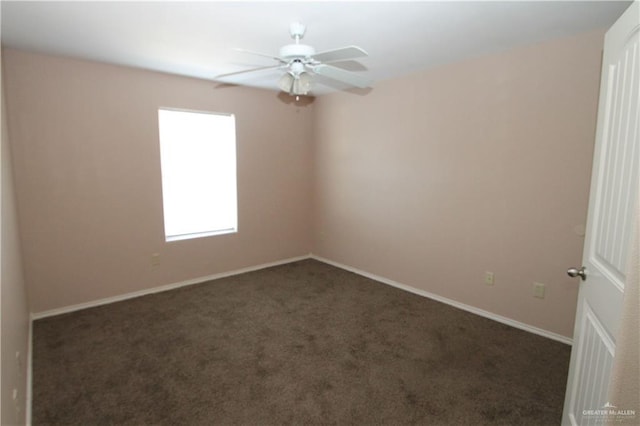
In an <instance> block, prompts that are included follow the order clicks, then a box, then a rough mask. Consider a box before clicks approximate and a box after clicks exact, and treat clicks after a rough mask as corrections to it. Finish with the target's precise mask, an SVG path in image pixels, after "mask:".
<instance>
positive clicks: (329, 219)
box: [314, 31, 603, 336]
mask: <svg viewBox="0 0 640 426" xmlns="http://www.w3.org/2000/svg"><path fill="white" fill-rule="evenodd" d="M602 42H603V32H601V31H597V32H591V33H587V34H582V35H579V36H576V37H573V38H567V39H562V40H556V41H552V42H547V43H544V44H539V45H534V46H529V47H525V48H520V49H517V50H511V51H508V52H504V53H500V54H496V55H491V56H485V57H481V58H477V59H473V60H468V61H465V62H460V63H456V64H451V65H447V66H442V67H440V68H437V69H432V70H429V71H425V72H422V73H419V74H414V75H410V76H407V77H405V78H401V79H396V80H391V81H385V82H380V83H378V84H376V86H375V88H374V90H373V91H372V92H371V93H369V94H367V95H366V96H357V95H353V94H345V93H338V94H332V95H329V96H324V97H321V98H319V99H318V100H317V101H316V105H315V106H316V122H315V129H316V132H315V137H316V141H315V151H314V164H315V200H314V213H315V231H314V232H315V240H314V241H315V245H314V253H316V254H318V255H319V256H322V257H325V258H327V259H330V260H333V261H335V262H339V263H341V264H344V265H347V266H350V267H353V268H357V269H360V270H364V271H367V272H369V273H372V274H376V275H378V276H382V277H384V278H387V279H390V280H394V281H396V282H399V283H401V284H405V285H408V286H411V287H414V288H416V289H420V290H424V291H427V292H431V293H435V294H437V295H440V296H443V297H447V298H450V299H453V300H455V301H458V302H462V303H465V304H468V305H471V306H474V307H477V308H480V309H484V310H487V311H490V312H492V313H495V314H498V315H501V316H504V317H507V318H511V319H514V320H517V321H520V322H523V323H525V324H529V325H532V326H535V327H539V328H542V329H545V330H548V331H551V332H555V333H558V334H560V335H563V336H572V333H573V322H574V315H575V305H576V297H577V290H578V281H577V280H575V279H570V278H568V277H567V275H566V269H567V267H569V266H572V265H579V264H580V260H581V258H582V246H583V237H582V235H580V228H582V227H583V226H584V223H585V221H586V211H587V199H588V190H589V177H590V170H591V158H592V154H593V144H594V135H595V118H596V109H597V98H598V87H599V76H600V57H601V50H602ZM485 271H492V272H494V273H495V285H494V286H492V287H489V286H486V285H485V284H484V281H483V278H484V272H485ZM534 281H537V282H541V283H544V284H546V297H545V299H537V298H534V297H533V296H532V285H533V282H534Z"/></svg>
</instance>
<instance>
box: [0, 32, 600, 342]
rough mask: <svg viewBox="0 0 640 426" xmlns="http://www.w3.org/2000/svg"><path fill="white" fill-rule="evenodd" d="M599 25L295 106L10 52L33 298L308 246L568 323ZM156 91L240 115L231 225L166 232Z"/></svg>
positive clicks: (90, 295) (87, 297) (486, 304)
mask: <svg viewBox="0 0 640 426" xmlns="http://www.w3.org/2000/svg"><path fill="white" fill-rule="evenodd" d="M602 37H603V33H602V32H600V31H597V32H592V33H587V34H582V35H579V36H577V37H573V38H568V39H563V40H556V41H553V42H548V43H544V44H539V45H535V46H530V47H525V48H520V49H516V50H512V51H508V52H504V53H501V54H497V55H492V56H486V57H482V58H476V59H473V60H468V61H465V62H461V63H457V64H451V65H447V66H443V67H440V68H437V69H433V70H429V71H425V72H422V73H419V74H415V75H411V76H407V77H404V78H401V79H396V80H392V81H385V82H380V83H378V84H376V86H375V89H374V90H373V91H371V92H370V93H368V94H367V95H365V96H361V95H355V94H347V93H338V94H333V95H328V96H323V97H321V98H319V99H317V100H316V102H315V103H314V104H312V105H310V106H307V107H303V108H297V107H295V106H293V105H290V104H285V103H283V102H282V101H280V100H279V99H278V98H277V95H276V94H275V93H273V92H269V91H262V90H256V89H247V88H238V87H225V88H215V84H213V83H211V82H206V81H201V80H196V79H188V78H182V77H177V76H171V75H165V74H159V73H153V72H147V71H141V70H134V69H129V68H123V67H116V66H110V65H105V64H98V63H92V62H85V61H77V60H71V59H64V58H59V57H50V56H43V55H37V54H30V53H25V52H21V51H15V50H6V51H5V52H4V57H5V68H6V76H5V79H6V86H7V96H8V104H9V108H10V109H9V124H10V129H11V132H12V133H11V135H10V136H11V138H12V142H13V144H14V148H15V149H14V162H15V164H14V165H15V169H16V191H17V194H18V207H19V212H20V222H21V223H20V224H21V230H22V238H23V246H24V260H25V274H26V281H27V283H28V285H29V290H30V293H31V294H30V296H31V309H32V311H33V312H36V313H37V312H43V311H46V310H49V309H55V308H61V307H65V306H69V305H74V304H78V303H83V302H89V301H92V300H96V299H100V298H105V297H110V296H116V295H121V294H124V293H129V292H134V291H139V290H143V289H147V288H152V287H157V286H160V285H164V284H170V283H176V282H180V281H184V280H189V279H192V278H198V277H202V276H207V275H211V274H215V273H219V272H225V271H230V270H234V269H238V268H242V267H247V266H252V265H257V264H261V263H266V262H272V261H277V260H281V259H286V258H289V257H294V256H300V255H304V254H306V253H309V252H310V251H313V252H314V253H316V254H318V255H319V256H322V257H325V258H328V259H330V260H333V261H336V262H340V263H342V264H345V265H348V266H351V267H354V268H358V269H361V270H364V271H367V272H370V273H373V274H377V275H379V276H382V277H385V278H388V279H392V280H395V281H397V282H400V283H402V284H406V285H409V286H412V287H415V288H417V289H422V290H425V291H428V292H431V293H435V294H437V295H441V296H444V297H448V298H451V299H453V300H456V301H459V302H462V303H466V304H468V305H471V306H474V307H477V308H480V309H484V310H487V311H490V312H493V313H495V314H498V315H502V316H505V317H508V318H511V319H514V320H517V321H521V322H523V323H526V324H530V325H532V326H536V327H540V328H542V329H545V330H549V331H552V332H555V333H558V334H561V335H564V336H571V335H572V328H573V318H574V312H575V301H576V294H577V286H578V283H577V281H576V280H573V279H569V278H568V277H566V274H565V271H566V268H567V267H568V266H571V265H578V264H579V263H580V259H581V251H582V244H583V237H582V236H581V235H580V228H581V227H582V226H583V224H584V222H585V218H586V208H587V197H588V187H589V173H590V168H591V156H592V148H593V139H594V131H595V117H596V106H597V105H596V104H597V102H596V101H597V95H598V84H599V73H600V52H601V48H602ZM159 106H169V107H176V108H187V109H197V110H210V111H219V112H231V113H235V114H236V117H237V126H238V174H239V176H238V184H239V189H238V190H239V207H240V210H239V219H240V223H239V226H240V232H239V233H238V234H234V235H225V236H218V237H213V238H203V239H196V240H189V241H178V242H172V243H165V242H164V240H163V232H162V229H163V228H162V204H161V186H160V169H159V148H158V142H157V141H158V135H157V122H156V120H157V118H156V111H157V108H158V107H159ZM152 253H160V262H161V264H160V266H158V267H152V266H151V259H150V257H151V254H152ZM485 271H493V272H494V273H495V277H496V283H495V285H494V286H493V287H487V286H485V285H484V283H483V274H484V272H485ZM534 281H538V282H542V283H545V284H546V285H547V288H546V298H545V299H543V300H541V299H536V298H533V297H532V288H531V287H532V284H533V282H534Z"/></svg>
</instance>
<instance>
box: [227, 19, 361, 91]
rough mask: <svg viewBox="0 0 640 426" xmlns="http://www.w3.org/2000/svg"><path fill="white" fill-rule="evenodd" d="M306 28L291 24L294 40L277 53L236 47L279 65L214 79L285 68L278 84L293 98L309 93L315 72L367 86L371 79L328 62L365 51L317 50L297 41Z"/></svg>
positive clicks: (347, 58)
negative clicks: (277, 54)
mask: <svg viewBox="0 0 640 426" xmlns="http://www.w3.org/2000/svg"><path fill="white" fill-rule="evenodd" d="M305 31H306V27H305V26H304V25H303V24H301V23H299V22H294V23H292V24H291V26H290V28H289V34H291V38H293V39H294V40H295V44H287V45H285V46H282V47H281V48H280V52H279V56H273V55H269V54H264V53H258V52H253V51H250V50H246V49H235V50H237V51H239V52H243V53H249V54H252V55H258V56H263V57H267V58H270V59H273V60H275V61H277V62H278V64H277V65H272V66H266V67H259V68H252V69H248V70H244V71H236V72H230V73H226V74H220V75H217V76H216V77H215V79H216V80H217V79H223V78H225V77H230V76H235V75H239V74H247V73H251V72H256V71H262V70H267V69H279V70H284V71H285V73H284V74H283V75H282V77H281V78H280V80H279V82H278V87H280V89H282V90H283V91H284V92H288V93H289V94H290V95H292V96H296V98H297V97H298V96H300V95H307V94H308V93H309V91H310V90H311V85H312V83H313V75H314V74H316V75H320V76H323V77H327V78H329V79H332V80H335V81H338V82H341V83H344V84H347V85H349V86H353V87H358V88H361V89H364V88H366V87H369V85H370V84H371V82H370V81H369V80H368V79H366V78H364V77H362V76H360V75H358V74H355V73H353V72H350V71H347V70H345V69H342V68H338V67H336V66H333V65H328V63H330V62H337V61H345V60H349V59H355V58H361V57H364V56H368V54H367V52H365V51H364V50H363V49H362V48H360V47H358V46H345V47H340V48H338V49H332V50H326V51H324V52H319V53H316V51H315V49H314V48H313V47H312V46H309V45H306V44H302V43H300V40H301V39H302V38H303V37H304V34H305Z"/></svg>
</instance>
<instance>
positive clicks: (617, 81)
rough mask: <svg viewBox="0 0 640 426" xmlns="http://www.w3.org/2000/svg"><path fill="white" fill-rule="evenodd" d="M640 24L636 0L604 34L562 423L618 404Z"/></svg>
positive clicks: (637, 151) (639, 154)
mask: <svg viewBox="0 0 640 426" xmlns="http://www.w3.org/2000/svg"><path fill="white" fill-rule="evenodd" d="M639 30H640V10H639V4H638V1H635V2H634V3H632V4H631V6H630V7H629V8H628V9H627V10H626V12H625V13H624V14H623V15H622V16H621V17H620V19H618V21H617V22H616V23H615V24H614V25H613V27H611V29H610V30H609V31H608V32H607V34H606V36H605V43H604V57H603V63H602V80H601V83H600V101H599V105H598V123H597V129H596V145H595V152H594V160H593V170H592V176H591V192H590V198H589V212H588V219H587V232H586V239H585V246H584V252H583V256H582V260H583V266H584V269H581V268H580V266H578V267H577V268H573V271H572V270H571V269H570V270H569V271H568V272H569V273H570V274H574V275H576V274H578V275H582V276H581V277H580V283H581V284H580V291H579V293H578V307H577V314H576V322H575V330H574V346H573V349H572V351H571V364H570V367H569V380H568V383H567V393H566V397H565V403H564V413H563V418H562V424H563V425H595V424H602V423H603V419H604V418H603V415H602V414H603V411H608V410H609V407H610V406H611V405H614V406H615V405H616V404H615V401H609V400H608V398H607V397H608V395H607V389H608V385H609V376H610V373H611V367H612V364H613V358H614V356H615V350H616V341H615V336H616V335H617V331H618V323H619V316H620V310H621V308H622V296H623V293H624V287H625V282H626V275H625V274H626V269H627V268H626V265H627V262H628V261H627V257H628V252H629V248H630V236H631V232H632V220H633V215H632V213H633V208H634V203H635V202H636V199H637V197H638V192H639V191H640V188H638V163H639V162H640V160H639V158H640V148H639V146H638V145H639V143H638V140H639V139H640V134H639V132H638V128H639V122H640V119H639V118H638V115H639V113H640V111H639V107H638V106H639V96H638V93H639V91H640V88H639V87H638V82H639V81H640V47H639ZM583 278H586V279H585V280H582V279H583ZM618 409H624V407H618Z"/></svg>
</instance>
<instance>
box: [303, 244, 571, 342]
mask: <svg viewBox="0 0 640 426" xmlns="http://www.w3.org/2000/svg"><path fill="white" fill-rule="evenodd" d="M310 257H311V258H312V259H315V260H317V261H320V262H323V263H327V264H329V265H332V266H335V267H337V268H340V269H344V270H346V271H349V272H353V273H355V274H358V275H362V276H363V277H366V278H370V279H372V280H375V281H379V282H381V283H383V284H387V285H390V286H393V287H396V288H399V289H401V290H405V291H408V292H411V293H414V294H417V295H418V296H423V297H427V298H429V299H433V300H436V301H438V302H442V303H446V304H447V305H451V306H453V307H456V308H458V309H462V310H463V311H467V312H471V313H472V314H476V315H479V316H481V317H485V318H489V319H491V320H494V321H497V322H499V323H502V324H506V325H509V326H511V327H515V328H519V329H521V330H524V331H528V332H530V333H533V334H537V335H539V336H543V337H547V338H549V339H552V340H556V341H558V342H561V343H565V344H567V345H572V344H573V339H571V338H569V337H566V336H563V335H561V334H558V333H554V332H552V331H548V330H544V329H542V328H538V327H534V326H532V325H529V324H525V323H523V322H520V321H516V320H513V319H511V318H507V317H503V316H501V315H497V314H494V313H492V312H489V311H485V310H484V309H480V308H476V307H474V306H471V305H466V304H464V303H460V302H457V301H455V300H452V299H448V298H446V297H442V296H438V295H437V294H433V293H430V292H428V291H425V290H420V289H417V288H415V287H411V286H408V285H405V284H401V283H399V282H397V281H393V280H390V279H388V278H384V277H381V276H378V275H375V274H371V273H369V272H366V271H363V270H361V269H357V268H352V267H351V266H347V265H343V264H342V263H339V262H334V261H333V260H329V259H325V258H323V257H320V256H316V255H315V254H311V256H310Z"/></svg>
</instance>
